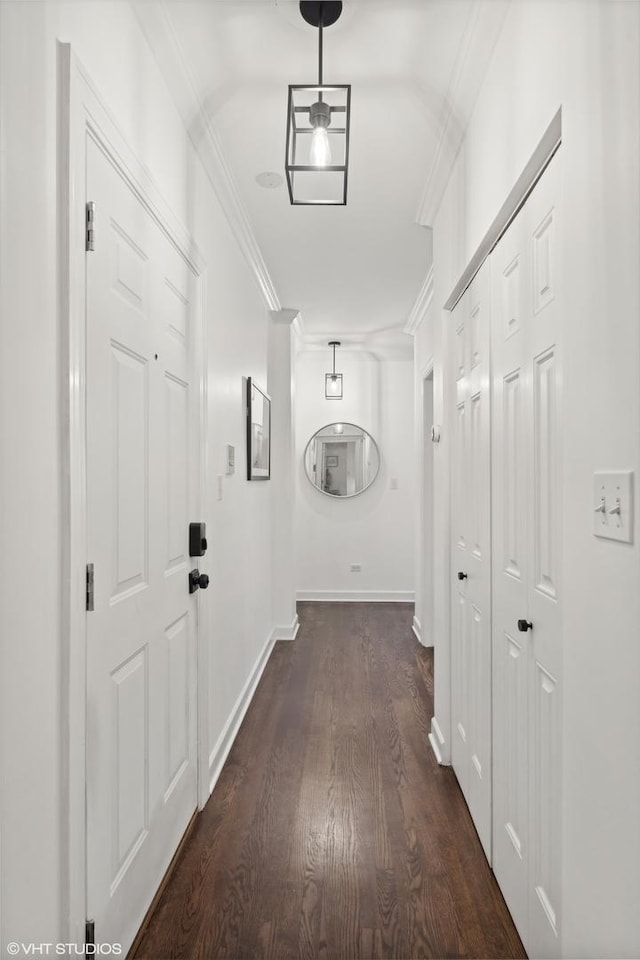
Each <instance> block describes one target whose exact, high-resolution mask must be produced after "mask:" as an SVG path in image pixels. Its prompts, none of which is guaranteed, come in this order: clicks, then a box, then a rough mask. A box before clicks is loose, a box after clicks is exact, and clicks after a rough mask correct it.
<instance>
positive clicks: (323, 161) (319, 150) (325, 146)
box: [309, 126, 331, 167]
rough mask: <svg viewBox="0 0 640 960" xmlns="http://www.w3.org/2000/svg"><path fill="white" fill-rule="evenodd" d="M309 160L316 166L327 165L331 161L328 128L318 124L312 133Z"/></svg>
mask: <svg viewBox="0 0 640 960" xmlns="http://www.w3.org/2000/svg"><path fill="white" fill-rule="evenodd" d="M309 161H310V163H311V165H312V166H314V167H327V166H329V164H330V163H331V147H330V146H329V134H328V133H327V128H326V127H322V126H317V127H315V128H314V130H313V133H312V134H311V149H310V151H309Z"/></svg>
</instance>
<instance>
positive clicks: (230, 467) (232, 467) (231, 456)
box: [227, 443, 236, 477]
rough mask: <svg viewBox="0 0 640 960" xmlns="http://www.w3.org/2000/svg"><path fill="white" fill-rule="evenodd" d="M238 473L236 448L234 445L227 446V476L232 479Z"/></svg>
mask: <svg viewBox="0 0 640 960" xmlns="http://www.w3.org/2000/svg"><path fill="white" fill-rule="evenodd" d="M235 472H236V448H235V447H234V446H232V444H230V443H228V444H227V476H228V477H231V476H232V475H233V474H234V473H235Z"/></svg>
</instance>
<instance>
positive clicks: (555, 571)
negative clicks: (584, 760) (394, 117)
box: [491, 160, 562, 957]
mask: <svg viewBox="0 0 640 960" xmlns="http://www.w3.org/2000/svg"><path fill="white" fill-rule="evenodd" d="M558 185H559V172H558V161H557V160H555V161H552V162H551V164H550V166H549V167H548V168H547V170H546V172H545V173H544V174H543V176H542V178H541V180H540V181H539V183H538V184H537V185H536V187H535V189H534V191H533V192H532V194H531V196H530V197H529V199H528V200H527V203H526V204H525V206H524V207H523V209H522V210H521V211H520V213H519V214H518V216H517V217H516V219H515V220H514V222H513V223H512V224H511V226H510V228H509V230H508V231H507V233H506V234H505V235H504V237H503V238H502V239H501V240H500V242H499V244H498V245H497V247H496V249H495V250H494V252H493V254H492V256H491V274H492V371H493V372H492V376H493V443H492V484H493V510H492V526H493V538H492V539H493V604H492V611H493V868H494V872H495V874H496V877H497V879H498V882H499V883H500V886H501V889H502V892H503V894H504V896H505V899H506V901H507V904H508V906H509V909H510V911H511V913H512V916H513V918H514V921H515V923H516V926H517V928H518V931H519V933H520V935H521V937H522V939H523V941H524V944H525V947H526V948H527V950H528V952H529V954H530V955H532V956H536V957H555V956H558V955H559V952H558V951H559V949H560V945H559V939H558V937H559V910H560V890H559V879H560V830H559V817H560V809H561V806H560V799H561V798H560V780H559V774H560V740H561V737H560V693H559V690H560V678H561V666H562V664H561V599H562V597H561V590H560V585H559V569H560V556H559V544H560V529H559V521H560V514H559V500H560V478H559V462H560V455H559V411H560V376H559V361H558V335H559V326H560V315H559V305H558V300H559V290H558V285H559V280H560V265H559V261H558V236H557V231H558Z"/></svg>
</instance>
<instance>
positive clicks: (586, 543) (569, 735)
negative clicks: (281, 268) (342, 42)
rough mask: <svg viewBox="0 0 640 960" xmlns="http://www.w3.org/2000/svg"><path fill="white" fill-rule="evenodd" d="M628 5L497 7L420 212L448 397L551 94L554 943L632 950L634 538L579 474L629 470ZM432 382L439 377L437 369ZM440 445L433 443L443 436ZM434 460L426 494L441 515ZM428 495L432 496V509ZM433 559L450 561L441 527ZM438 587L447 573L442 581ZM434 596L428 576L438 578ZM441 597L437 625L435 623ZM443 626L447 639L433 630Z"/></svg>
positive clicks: (634, 442)
mask: <svg viewBox="0 0 640 960" xmlns="http://www.w3.org/2000/svg"><path fill="white" fill-rule="evenodd" d="M639 18H640V6H639V5H638V3H636V2H632V3H609V2H599V0H582V2H579V0H565V2H563V3H557V2H544V0H520V2H518V3H517V4H512V5H511V8H510V11H509V14H508V16H507V20H506V22H505V26H504V30H503V33H502V35H501V38H500V40H499V42H498V44H497V47H496V51H495V54H494V57H493V60H492V63H491V66H490V68H489V72H488V75H487V77H486V80H485V83H484V85H483V88H482V90H481V93H480V96H479V99H478V102H477V106H476V109H475V112H474V115H473V118H472V121H471V124H470V126H469V129H468V132H467V136H466V139H465V142H464V144H463V147H462V150H461V152H460V154H459V156H458V158H457V161H456V164H455V166H454V169H453V172H452V176H451V178H450V181H449V185H448V187H447V191H446V194H445V197H444V200H443V202H442V204H441V207H440V209H439V212H438V215H437V217H436V221H435V224H434V277H435V284H434V318H433V323H432V324H431V323H430V322H429V319H428V318H427V320H426V321H425V326H424V330H423V331H421V332H420V334H419V336H418V337H417V338H416V354H417V359H416V367H417V368H419V367H420V364H421V363H422V362H423V361H424V360H425V359H426V358H427V356H428V355H430V354H431V353H434V352H435V355H436V358H437V366H436V371H437V383H436V407H437V410H436V414H435V419H438V415H439V414H438V409H439V410H441V411H443V417H444V411H445V410H446V395H447V389H448V384H447V381H446V370H447V364H448V358H447V349H448V344H447V337H446V331H447V316H446V315H445V314H444V313H443V311H442V304H443V303H444V302H445V300H446V299H447V297H448V295H449V293H450V292H451V290H452V288H453V286H454V283H455V282H456V280H457V279H458V278H459V276H460V274H461V272H462V269H463V267H464V266H465V265H466V263H467V262H468V260H469V258H470V256H471V254H472V253H473V252H474V251H475V249H476V248H477V246H478V244H479V242H480V240H481V239H482V237H483V235H484V233H485V232H486V230H487V228H488V226H489V224H490V223H491V221H492V220H493V218H494V216H495V215H496V214H497V212H498V209H499V207H500V206H501V204H502V202H503V200H504V199H506V196H507V194H508V192H509V190H510V189H511V187H512V186H513V184H514V183H515V181H516V179H517V177H518V175H519V173H520V172H521V170H522V169H523V167H524V166H525V163H526V161H527V160H528V158H529V156H530V155H531V154H532V152H533V149H534V147H535V145H536V144H537V142H538V141H539V139H540V137H541V135H542V133H543V131H544V129H545V128H546V126H547V125H548V123H549V122H550V120H551V118H552V117H553V115H554V114H555V112H556V110H557V109H558V108H559V107H560V106H561V107H562V118H563V144H562V146H561V148H560V149H561V155H562V161H561V162H562V167H563V177H564V190H563V193H564V196H563V208H562V210H563V212H562V216H563V220H564V226H563V238H564V239H563V245H562V250H561V259H562V271H563V280H562V283H563V288H564V292H565V294H564V295H565V304H566V313H565V315H564V317H563V343H564V359H563V378H564V382H563V397H564V415H563V433H564V444H565V447H564V481H563V509H562V518H563V538H562V539H563V550H564V563H563V572H564V623H565V629H564V641H563V642H564V651H563V654H564V701H563V704H564V707H563V710H564V716H563V736H564V741H563V745H562V750H563V770H564V772H563V803H562V809H563V814H562V816H563V881H562V889H563V898H562V916H561V920H560V922H561V931H562V932H561V936H562V953H563V956H568V957H637V956H638V955H640V912H639V911H638V908H637V905H638V903H640V817H638V807H639V804H640V759H639V754H638V742H639V739H640V698H638V677H639V676H640V644H639V643H638V622H639V617H640V599H639V597H640V591H639V590H638V584H639V583H640V549H639V547H638V531H639V529H640V527H639V525H638V520H637V517H638V514H637V512H636V529H635V541H634V545H633V546H628V545H619V544H615V543H611V542H607V541H602V540H597V539H595V538H594V537H593V535H592V502H591V501H592V477H593V473H594V471H595V470H601V469H623V468H632V469H634V470H635V471H636V489H635V495H636V503H637V502H638V501H637V497H638V483H637V480H638V470H639V469H640V381H639V376H638V372H639V368H640V325H639V324H638V316H639V315H640V290H639V283H638V264H639V263H640V229H639V222H638V209H639V178H638V169H639V138H640V130H639V123H640V119H639V118H640V99H639V98H640V76H639V67H638V50H639V46H640V26H639ZM443 377H444V379H443ZM449 426H450V424H449V423H447V422H446V420H445V423H444V437H443V444H441V449H440V450H439V451H438V456H441V455H442V454H443V453H446V454H447V456H448V453H447V441H446V431H447V429H448V428H449ZM445 473H446V470H445V469H444V467H443V469H442V472H441V474H440V475H439V479H438V483H439V487H438V489H439V496H440V498H441V499H440V502H441V503H442V504H443V505H444V506H446V509H447V511H448V494H447V492H446V484H445ZM444 506H443V509H444ZM436 541H437V542H436V551H437V554H436V556H437V557H438V558H439V559H440V563H441V564H442V568H443V569H444V570H447V569H448V562H445V560H446V557H447V546H446V530H445V529H444V528H440V530H439V531H438V530H436ZM443 587H444V588H445V589H446V590H448V585H445V584H443ZM436 593H437V594H438V587H437V588H436ZM447 604H448V597H447V596H444V597H443V601H442V607H441V610H440V623H441V624H443V625H444V624H446V623H447V621H448V613H447V610H446V607H447ZM443 636H445V637H446V636H448V628H447V630H446V632H445V633H444V634H443ZM447 658H448V654H447V651H446V649H444V650H442V651H441V655H440V656H439V652H438V649H437V647H436V691H435V697H436V716H437V722H438V724H439V726H440V727H441V728H442V729H443V731H444V736H445V739H446V738H447V737H448V680H449V678H448V667H447Z"/></svg>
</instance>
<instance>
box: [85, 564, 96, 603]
mask: <svg viewBox="0 0 640 960" xmlns="http://www.w3.org/2000/svg"><path fill="white" fill-rule="evenodd" d="M93 585H94V572H93V564H92V563H88V564H87V592H86V597H87V605H86V609H87V610H94V609H95V607H94V598H93Z"/></svg>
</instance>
